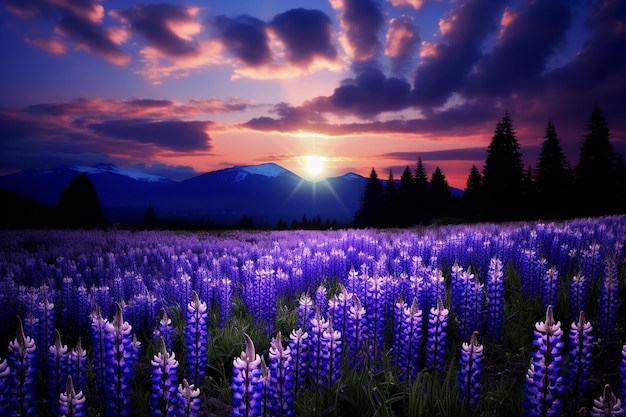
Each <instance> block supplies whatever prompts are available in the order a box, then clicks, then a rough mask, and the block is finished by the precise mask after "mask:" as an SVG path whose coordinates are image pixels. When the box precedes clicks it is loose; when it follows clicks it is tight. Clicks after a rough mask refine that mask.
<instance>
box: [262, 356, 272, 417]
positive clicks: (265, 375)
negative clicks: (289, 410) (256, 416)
mask: <svg viewBox="0 0 626 417" xmlns="http://www.w3.org/2000/svg"><path fill="white" fill-rule="evenodd" d="M260 366H261V393H262V394H261V415H262V416H269V415H270V414H269V410H270V395H269V389H270V388H269V384H270V370H269V368H268V367H267V364H266V363H265V357H264V356H261V365H260Z"/></svg>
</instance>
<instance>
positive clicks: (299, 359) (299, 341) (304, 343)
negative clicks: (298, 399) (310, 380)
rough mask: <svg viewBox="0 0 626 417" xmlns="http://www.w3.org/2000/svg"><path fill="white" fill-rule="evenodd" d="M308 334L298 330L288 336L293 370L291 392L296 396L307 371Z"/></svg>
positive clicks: (302, 384) (302, 385)
mask: <svg viewBox="0 0 626 417" xmlns="http://www.w3.org/2000/svg"><path fill="white" fill-rule="evenodd" d="M308 337H309V334H308V333H307V332H305V331H304V330H302V328H298V329H295V330H292V331H291V334H290V335H289V350H290V351H291V364H292V368H293V375H294V381H293V385H294V388H293V391H294V393H295V394H296V395H297V394H298V393H299V392H300V390H301V389H302V387H304V380H305V377H306V375H307V372H308V369H309V343H308V340H307V339H308Z"/></svg>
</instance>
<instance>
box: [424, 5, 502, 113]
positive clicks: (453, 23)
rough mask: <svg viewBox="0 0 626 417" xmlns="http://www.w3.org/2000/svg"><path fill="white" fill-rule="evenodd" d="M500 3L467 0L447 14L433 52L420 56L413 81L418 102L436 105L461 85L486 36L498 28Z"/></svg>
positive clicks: (476, 58) (440, 103)
mask: <svg viewBox="0 0 626 417" xmlns="http://www.w3.org/2000/svg"><path fill="white" fill-rule="evenodd" d="M502 7H503V4H502V3H501V2H498V1H493V0H469V1H467V2H463V3H461V4H459V5H458V6H457V7H456V8H454V9H452V10H451V11H450V14H449V15H447V16H446V19H448V24H449V27H448V28H447V29H446V31H445V33H443V42H442V43H439V44H437V45H436V48H435V53H434V54H433V55H431V56H427V57H424V58H422V62H421V63H420V65H419V66H418V68H417V73H416V76H415V83H414V89H415V91H414V100H415V103H416V104H417V105H419V106H425V107H437V106H440V105H443V104H444V103H445V102H446V100H447V99H448V98H449V97H450V95H452V93H453V92H455V91H457V90H458V89H459V88H460V87H462V86H463V84H464V82H465V78H466V77H467V75H468V74H469V73H470V71H471V70H472V68H473V67H474V65H475V64H476V63H477V62H478V61H479V59H480V58H481V57H482V53H481V50H480V48H481V46H482V42H483V41H484V39H485V37H486V36H487V35H489V34H490V33H493V32H494V31H495V30H496V28H497V18H498V16H499V12H500V11H501V10H502Z"/></svg>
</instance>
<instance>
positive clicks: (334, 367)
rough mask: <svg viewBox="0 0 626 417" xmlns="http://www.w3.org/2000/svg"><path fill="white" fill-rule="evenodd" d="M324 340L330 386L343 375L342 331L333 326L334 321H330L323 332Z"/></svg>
mask: <svg viewBox="0 0 626 417" xmlns="http://www.w3.org/2000/svg"><path fill="white" fill-rule="evenodd" d="M322 340H323V341H324V344H325V346H326V347H325V348H324V351H325V352H328V373H327V375H328V379H327V381H326V383H327V384H328V385H329V386H330V385H332V384H334V383H335V382H337V381H338V380H339V378H340V377H341V332H340V331H339V330H335V329H334V328H333V322H332V320H330V321H329V322H328V327H326V328H325V329H324V332H323V333H322Z"/></svg>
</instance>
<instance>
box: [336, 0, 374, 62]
mask: <svg viewBox="0 0 626 417" xmlns="http://www.w3.org/2000/svg"><path fill="white" fill-rule="evenodd" d="M330 3H331V5H332V6H333V8H334V9H336V10H339V12H340V20H341V27H342V28H343V30H344V33H343V35H342V44H343V47H344V49H345V50H346V51H347V52H348V54H349V55H350V56H351V57H352V58H353V59H354V60H355V61H357V62H366V61H370V60H372V59H375V58H376V56H377V54H378V53H379V52H380V50H381V47H382V45H381V43H380V39H379V38H378V34H379V32H380V31H381V29H382V28H383V26H384V25H385V19H384V16H383V13H382V11H381V10H380V6H379V4H378V3H377V2H375V1H373V0H331V2H330Z"/></svg>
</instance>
